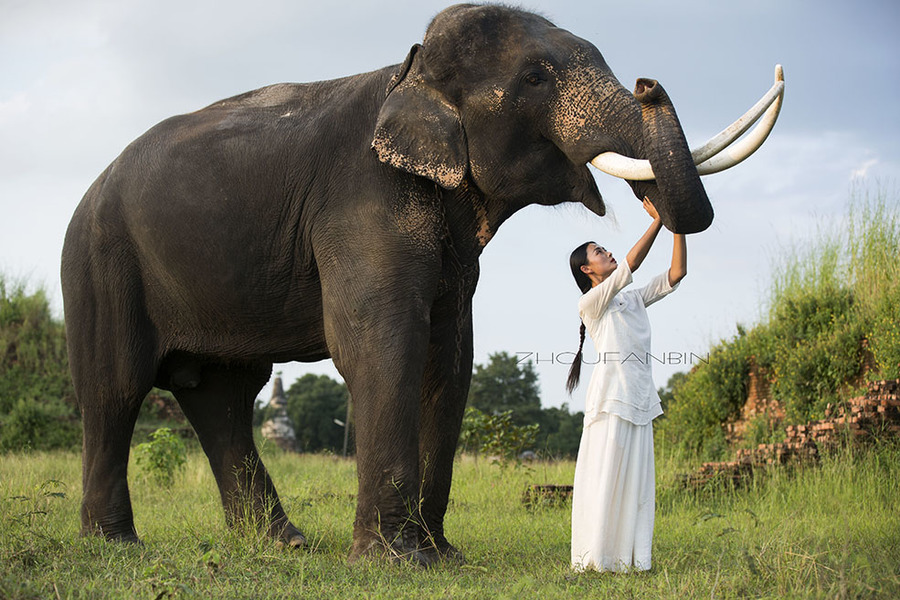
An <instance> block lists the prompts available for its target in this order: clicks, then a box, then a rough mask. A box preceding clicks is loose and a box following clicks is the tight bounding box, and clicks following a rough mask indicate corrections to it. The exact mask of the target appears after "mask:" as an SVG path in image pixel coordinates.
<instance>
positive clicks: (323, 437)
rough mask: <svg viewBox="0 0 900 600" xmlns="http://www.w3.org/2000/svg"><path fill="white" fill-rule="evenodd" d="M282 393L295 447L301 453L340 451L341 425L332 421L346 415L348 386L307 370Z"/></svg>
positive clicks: (342, 430) (343, 419) (344, 417)
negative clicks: (291, 424) (293, 435)
mask: <svg viewBox="0 0 900 600" xmlns="http://www.w3.org/2000/svg"><path fill="white" fill-rule="evenodd" d="M285 396H287V413H288V416H289V417H290V418H291V422H292V423H293V425H294V432H295V433H296V435H297V446H298V447H299V448H300V449H301V450H303V451H304V452H318V451H320V450H330V451H332V452H341V450H342V449H343V447H344V428H343V427H341V426H340V425H338V424H336V423H335V422H334V420H335V419H338V420H339V421H342V422H343V421H345V420H346V418H347V401H348V398H349V394H348V392H347V386H346V385H345V384H343V383H340V382H337V381H335V380H334V379H332V378H330V377H328V376H327V375H314V374H312V373H308V374H306V375H304V376H303V377H301V378H300V379H298V380H297V381H295V382H294V384H293V385H292V386H291V387H290V388H289V389H288V390H287V391H286V392H285ZM345 426H349V425H345Z"/></svg>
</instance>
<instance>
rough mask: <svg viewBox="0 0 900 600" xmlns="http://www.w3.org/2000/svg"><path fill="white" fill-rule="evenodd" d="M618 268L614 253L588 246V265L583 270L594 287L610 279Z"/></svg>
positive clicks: (596, 246) (593, 245) (592, 245)
mask: <svg viewBox="0 0 900 600" xmlns="http://www.w3.org/2000/svg"><path fill="white" fill-rule="evenodd" d="M618 266H619V265H618V263H616V259H615V258H613V255H612V252H609V251H608V250H606V248H604V247H602V246H598V245H596V244H588V247H587V264H586V265H582V267H581V270H582V271H583V272H584V273H586V274H587V276H588V277H589V278H590V279H591V281H592V282H593V284H594V285H597V284H598V283H600V282H601V281H603V280H604V279H606V278H607V277H609V276H610V275H611V274H612V272H613V271H615V270H616V267H618Z"/></svg>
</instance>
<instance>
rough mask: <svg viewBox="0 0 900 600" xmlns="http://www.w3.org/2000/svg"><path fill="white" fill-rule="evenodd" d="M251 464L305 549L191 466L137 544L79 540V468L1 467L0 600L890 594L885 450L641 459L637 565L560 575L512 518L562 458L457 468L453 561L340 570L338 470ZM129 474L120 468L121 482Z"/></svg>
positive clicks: (566, 469)
mask: <svg viewBox="0 0 900 600" xmlns="http://www.w3.org/2000/svg"><path fill="white" fill-rule="evenodd" d="M264 456H265V460H266V463H267V465H268V466H269V469H270V471H271V472H272V475H273V478H274V480H275V481H276V483H277V485H278V486H279V489H280V490H281V494H282V500H283V501H284V504H285V508H286V510H287V512H288V514H289V515H290V516H291V518H292V520H293V521H294V522H295V523H296V524H298V525H299V526H300V527H301V529H303V530H304V532H305V533H306V534H307V536H308V538H309V541H310V545H311V550H304V551H290V550H286V549H281V548H278V547H276V546H275V545H274V544H273V543H271V542H269V541H268V540H267V539H265V538H263V537H260V536H258V535H256V534H255V533H254V532H250V531H232V530H229V529H227V528H226V527H225V525H224V518H223V515H222V510H221V507H220V505H219V499H218V493H217V491H216V489H215V484H214V482H213V478H212V475H211V473H210V471H209V468H208V466H207V464H206V461H205V458H204V457H203V456H202V454H200V453H198V452H191V454H190V455H189V459H188V463H187V468H186V469H185V470H184V471H183V472H181V473H180V474H179V475H178V476H177V478H176V482H175V485H174V487H172V488H169V489H165V488H160V487H157V486H154V485H153V484H151V483H150V481H146V480H143V479H141V478H139V477H134V476H133V477H132V479H133V481H132V501H133V504H134V508H135V518H136V525H137V528H138V532H139V533H140V534H141V536H142V538H143V540H144V545H143V546H124V545H119V544H111V543H107V542H105V541H102V540H100V539H96V538H82V537H80V536H79V535H78V527H79V523H78V511H79V502H80V495H81V490H80V459H79V456H78V455H77V454H73V453H63V452H55V453H36V454H18V455H5V456H2V457H0V598H12V599H16V598H57V597H59V598H148V599H156V598H388V597H389V598H454V599H455V598H517V599H520V598H582V597H585V598H586V597H592V598H602V597H610V598H748V597H750V598H891V597H898V596H900V562H898V561H897V556H900V511H898V510H897V508H896V501H897V498H900V446H898V445H897V443H884V444H882V445H880V446H879V447H877V448H875V449H874V450H872V451H870V452H867V453H854V452H851V451H845V452H843V453H840V454H838V455H836V456H833V457H829V458H827V459H825V460H824V461H823V463H822V464H821V465H820V466H818V467H812V468H807V469H803V470H797V471H795V472H791V471H789V470H787V469H776V470H773V471H771V472H769V474H768V475H767V476H765V477H763V478H760V479H757V480H756V481H755V482H754V483H753V484H752V485H751V486H750V487H749V488H747V489H743V490H732V489H719V490H713V491H709V492H706V493H702V494H695V493H688V492H685V491H683V490H680V489H678V487H677V484H676V480H677V474H678V473H679V472H682V471H684V470H686V469H687V468H688V466H687V465H686V464H685V463H683V462H681V461H679V460H677V459H675V458H674V457H673V456H669V455H666V454H664V453H660V455H659V456H658V457H657V518H656V530H655V537H654V548H653V559H654V567H653V570H652V571H651V572H649V573H642V574H628V575H613V574H598V573H587V574H580V575H575V574H573V573H572V572H571V571H570V569H569V563H568V557H569V533H570V517H569V508H568V507H567V506H564V507H558V508H553V507H549V508H542V509H538V510H529V509H526V508H525V507H524V506H523V505H522V503H521V494H522V492H523V490H524V489H525V487H526V486H527V485H528V484H532V483H558V484H566V483H571V481H572V475H573V472H574V464H573V463H572V462H559V463H537V464H534V465H532V466H529V467H520V468H515V467H506V468H501V467H499V466H497V465H492V464H489V463H488V462H486V461H484V460H480V461H478V462H474V461H472V460H470V459H468V458H466V459H463V460H461V461H460V462H459V463H458V464H457V467H456V474H455V482H454V488H453V494H452V497H451V506H450V511H449V513H448V516H447V533H448V537H449V538H450V539H451V541H453V542H454V543H455V544H457V545H458V546H459V547H460V549H461V550H463V552H464V553H465V554H466V557H467V560H468V562H467V564H465V565H462V566H459V565H444V566H439V567H437V568H433V569H429V570H421V569H417V568H413V567H411V566H408V565H396V564H391V563H387V562H383V561H377V560H375V561H363V562H361V563H358V564H356V565H353V566H350V565H348V564H347V561H346V556H347V553H348V550H349V547H350V542H351V531H352V522H353V515H354V510H355V496H354V495H355V492H356V475H355V466H354V464H353V462H352V461H349V460H343V459H339V458H335V457H328V456H321V455H304V456H298V455H286V454H283V453H281V452H280V451H277V449H274V448H268V449H265V452H264ZM132 473H133V474H135V473H136V471H135V470H134V469H133V470H132Z"/></svg>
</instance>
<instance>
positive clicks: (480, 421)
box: [459, 407, 540, 461]
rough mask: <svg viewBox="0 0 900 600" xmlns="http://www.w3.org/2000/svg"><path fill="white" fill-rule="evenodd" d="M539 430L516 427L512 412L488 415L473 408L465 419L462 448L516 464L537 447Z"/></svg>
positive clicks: (467, 412) (461, 435) (535, 425)
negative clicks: (524, 454)
mask: <svg viewBox="0 0 900 600" xmlns="http://www.w3.org/2000/svg"><path fill="white" fill-rule="evenodd" d="M539 429H540V426H539V425H537V424H534V425H521V426H517V425H514V424H513V421H512V411H511V410H506V411H503V412H501V413H498V414H496V415H488V414H485V413H483V412H481V411H480V410H478V409H477V408H472V407H469V408H467V409H466V413H465V416H464V417H463V423H462V431H461V433H460V436H459V439H460V448H461V449H462V450H467V451H470V452H478V453H481V454H483V455H485V456H494V457H498V458H500V459H501V460H503V461H506V460H513V459H517V458H518V456H519V454H521V453H522V452H523V451H524V450H529V449H531V448H533V447H534V442H535V440H536V439H537V434H538V431H539Z"/></svg>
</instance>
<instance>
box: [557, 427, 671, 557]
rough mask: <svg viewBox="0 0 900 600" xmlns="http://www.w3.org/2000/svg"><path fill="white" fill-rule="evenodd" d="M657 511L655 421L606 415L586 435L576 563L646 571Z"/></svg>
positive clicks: (577, 497)
mask: <svg viewBox="0 0 900 600" xmlns="http://www.w3.org/2000/svg"><path fill="white" fill-rule="evenodd" d="M655 510H656V483H655V474H654V464H653V423H652V422H651V423H648V424H646V425H635V424H634V423H631V422H629V421H626V420H624V419H621V418H619V417H617V416H615V415H610V414H607V413H603V414H601V415H599V416H598V417H597V418H596V420H594V421H593V422H592V423H590V424H589V425H587V426H586V427H585V428H584V431H583V432H582V434H581V445H580V446H579V447H578V459H577V462H576V463H575V485H574V491H573V494H572V567H573V568H574V569H575V570H577V571H583V570H586V569H596V570H598V571H631V570H637V571H645V570H649V569H650V546H651V544H652V542H653V520H654V516H655Z"/></svg>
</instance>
